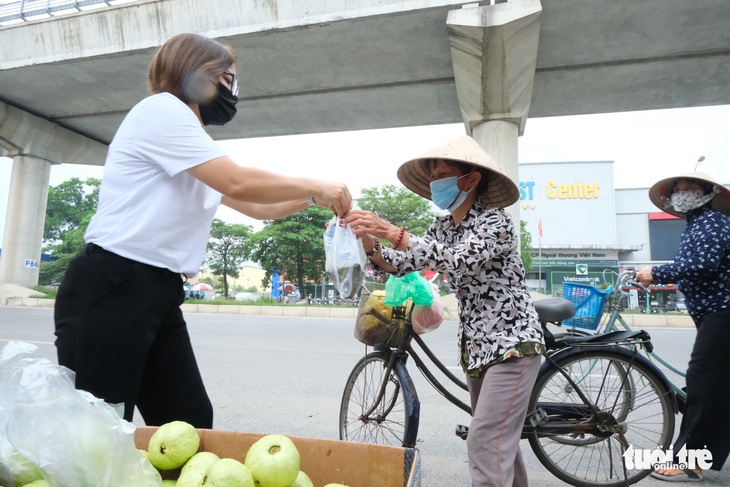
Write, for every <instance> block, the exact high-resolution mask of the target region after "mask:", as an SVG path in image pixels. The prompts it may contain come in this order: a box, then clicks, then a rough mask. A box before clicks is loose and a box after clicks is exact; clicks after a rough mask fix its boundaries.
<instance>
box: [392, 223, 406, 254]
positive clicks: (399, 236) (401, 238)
mask: <svg viewBox="0 0 730 487" xmlns="http://www.w3.org/2000/svg"><path fill="white" fill-rule="evenodd" d="M405 231H406V229H405V228H403V227H400V234H399V235H398V240H396V241H395V245H393V248H394V249H395V250H398V247H400V243H401V242H402V241H403V234H404V233H405Z"/></svg>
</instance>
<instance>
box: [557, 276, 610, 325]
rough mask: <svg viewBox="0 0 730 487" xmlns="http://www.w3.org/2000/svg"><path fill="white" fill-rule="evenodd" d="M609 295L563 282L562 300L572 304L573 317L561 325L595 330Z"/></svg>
mask: <svg viewBox="0 0 730 487" xmlns="http://www.w3.org/2000/svg"><path fill="white" fill-rule="evenodd" d="M610 294H611V291H609V292H603V291H601V290H600V289H598V288H595V287H593V286H588V285H586V284H575V283H572V282H564V283H563V298H565V299H567V300H568V301H570V302H571V303H573V307H574V308H575V315H573V317H572V318H568V319H567V320H563V324H564V325H566V326H574V327H576V328H585V329H586V330H595V329H597V328H598V324H599V323H600V322H601V315H602V314H603V310H604V309H605V307H606V302H608V297H609V295H610Z"/></svg>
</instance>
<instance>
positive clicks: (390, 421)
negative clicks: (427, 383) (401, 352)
mask: <svg viewBox="0 0 730 487" xmlns="http://www.w3.org/2000/svg"><path fill="white" fill-rule="evenodd" d="M383 384H385V390H384V393H383V395H382V396H381V398H380V400H379V401H377V403H376V400H377V399H378V396H379V394H380V391H381V389H382V387H383ZM419 409H420V403H419V401H418V397H417V395H416V389H415V387H414V385H413V381H412V380H411V377H410V375H409V374H408V371H407V370H406V367H405V364H404V363H403V362H401V361H398V360H396V362H395V365H394V367H393V369H392V370H390V371H388V355H386V354H385V353H383V352H373V353H369V354H367V355H366V356H365V357H363V358H362V359H360V361H359V362H358V363H357V364H356V365H355V368H354V369H353V370H352V372H351V373H350V377H349V378H348V379H347V384H346V385H345V390H344V392H343V394H342V402H341V403H340V439H341V440H348V441H358V442H361V443H373V444H377V445H390V446H403V447H414V446H415V445H416V435H417V433H418V415H419ZM370 410H372V411H371V412H370V413H369V414H368V412H369V411H370Z"/></svg>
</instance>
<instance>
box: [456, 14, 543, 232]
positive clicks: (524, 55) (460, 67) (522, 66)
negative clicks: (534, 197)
mask: <svg viewBox="0 0 730 487" xmlns="http://www.w3.org/2000/svg"><path fill="white" fill-rule="evenodd" d="M541 13H542V6H541V5H540V1H539V0H510V1H508V2H501V3H497V4H495V5H486V6H478V5H474V4H470V5H465V6H464V7H463V8H461V9H459V10H452V11H450V12H449V15H448V19H447V21H446V24H447V28H448V32H449V42H450V45H451V61H452V64H453V67H454V79H455V81H456V94H457V98H458V100H459V108H460V109H461V114H462V117H463V119H464V126H465V128H466V132H467V133H468V134H469V135H471V136H472V137H473V138H474V140H476V141H477V142H478V143H479V145H481V146H482V148H484V150H486V151H487V152H488V153H489V154H490V155H491V156H492V157H494V158H495V160H496V161H497V162H499V164H500V165H501V166H502V168H503V169H504V171H505V172H506V173H507V174H508V175H509V176H510V177H511V178H512V179H513V180H514V181H515V183H518V182H519V166H518V163H519V159H518V156H517V138H518V137H519V136H520V135H522V133H523V132H524V130H525V123H526V121H527V115H528V112H529V110H530V102H531V101H532V87H533V83H534V79H535V67H536V64H537V48H538V41H539V38H540V15H541ZM509 211H510V213H511V214H512V217H513V219H514V221H515V225H517V227H518V228H519V221H520V207H519V204H515V205H512V206H511V207H510V208H509Z"/></svg>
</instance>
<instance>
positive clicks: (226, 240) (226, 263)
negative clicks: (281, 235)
mask: <svg viewBox="0 0 730 487" xmlns="http://www.w3.org/2000/svg"><path fill="white" fill-rule="evenodd" d="M252 234H253V229H252V228H251V227H250V226H249V225H241V224H228V223H226V222H224V221H222V220H219V219H217V218H216V219H214V220H213V223H212V225H211V229H210V239H209V241H208V247H207V249H206V251H205V262H206V265H207V266H208V267H209V268H210V270H211V271H213V273H214V274H216V275H219V276H221V284H222V285H223V295H224V296H225V297H228V276H238V272H239V269H240V268H241V265H242V264H243V262H244V261H245V260H246V259H247V258H248V254H249V248H248V246H247V242H248V240H249V239H250V238H251V235H252Z"/></svg>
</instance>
